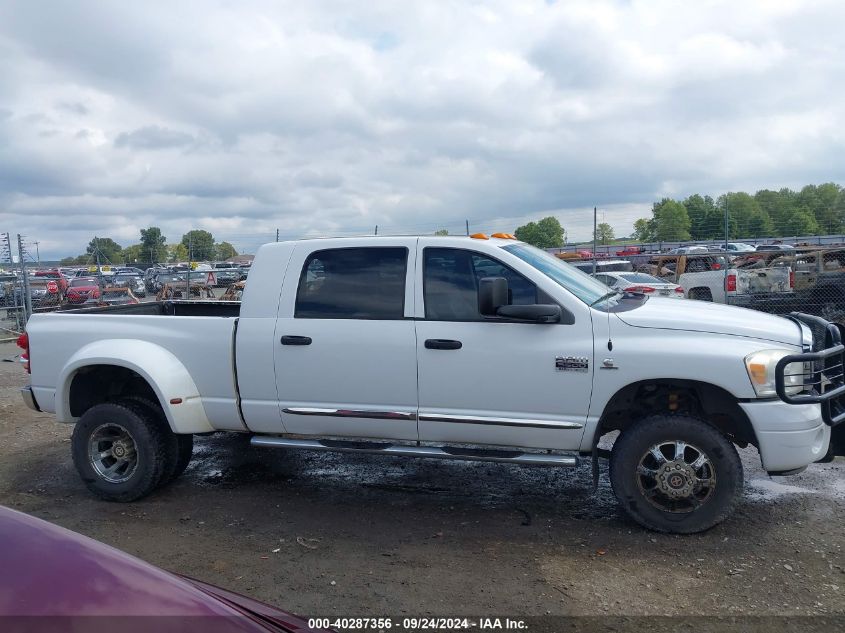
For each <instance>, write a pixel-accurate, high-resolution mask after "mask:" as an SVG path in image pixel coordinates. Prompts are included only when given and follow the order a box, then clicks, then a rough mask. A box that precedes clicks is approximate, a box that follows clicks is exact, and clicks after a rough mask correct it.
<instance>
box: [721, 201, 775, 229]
mask: <svg viewBox="0 0 845 633" xmlns="http://www.w3.org/2000/svg"><path fill="white" fill-rule="evenodd" d="M725 204H727V207H728V225H729V235H730V237H732V238H743V237H755V238H756V237H766V236H769V235H772V234H773V233H774V224H773V223H772V219H771V218H770V217H769V215H768V213H766V212H765V211H764V210H763V209H762V208H761V206H760V204H759V203H758V202H757V200H756V199H755V198H754V197H753V196H751V195H749V194H747V193H745V192H744V191H740V192H738V193H726V194H725V195H723V196H721V197H720V198H719V206H720V207H721V208H722V209H724V208H725Z"/></svg>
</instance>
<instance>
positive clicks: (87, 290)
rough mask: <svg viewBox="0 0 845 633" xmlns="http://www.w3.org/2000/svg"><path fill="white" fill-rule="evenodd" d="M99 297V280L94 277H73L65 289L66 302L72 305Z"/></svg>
mask: <svg viewBox="0 0 845 633" xmlns="http://www.w3.org/2000/svg"><path fill="white" fill-rule="evenodd" d="M99 298H100V281H99V279H97V278H96V277H75V278H74V279H72V280H71V282H70V287H68V289H67V302H68V303H72V304H74V305H79V304H82V303H86V302H88V301H92V302H96V301H97V300H98V299H99Z"/></svg>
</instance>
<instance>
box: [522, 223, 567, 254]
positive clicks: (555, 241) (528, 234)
mask: <svg viewBox="0 0 845 633" xmlns="http://www.w3.org/2000/svg"><path fill="white" fill-rule="evenodd" d="M564 234H565V232H564V230H563V227H562V226H561V225H560V222H559V221H558V219H557V218H556V217H553V216H549V217H547V218H543V219H542V220H540V221H539V222H529V223H528V224H525V225H523V226H520V227H519V228H518V229H516V231H514V236H516V239H518V240H522V241H523V242H527V243H528V244H533V245H534V246H536V247H538V248H559V247H561V246H563V236H564Z"/></svg>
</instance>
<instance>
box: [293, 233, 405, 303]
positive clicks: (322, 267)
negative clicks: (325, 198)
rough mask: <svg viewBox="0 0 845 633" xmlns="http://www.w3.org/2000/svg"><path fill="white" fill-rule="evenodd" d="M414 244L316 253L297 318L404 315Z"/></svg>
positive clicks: (304, 277) (304, 278)
mask: <svg viewBox="0 0 845 633" xmlns="http://www.w3.org/2000/svg"><path fill="white" fill-rule="evenodd" d="M407 268H408V248H406V247H404V246H399V247H391V246H388V247H353V248H332V249H326V250H319V251H315V252H313V253H311V254H310V255H309V256H308V257H307V258H306V259H305V262H304V264H303V266H302V271H301V272H300V276H299V284H298V287H297V292H296V302H295V307H294V317H295V318H297V319H402V318H403V317H404V312H405V288H406V279H407Z"/></svg>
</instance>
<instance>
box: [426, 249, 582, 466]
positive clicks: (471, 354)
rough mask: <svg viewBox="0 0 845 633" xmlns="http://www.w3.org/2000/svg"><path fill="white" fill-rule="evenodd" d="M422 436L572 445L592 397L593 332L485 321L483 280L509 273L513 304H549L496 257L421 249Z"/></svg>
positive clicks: (566, 326)
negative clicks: (481, 296) (481, 300)
mask: <svg viewBox="0 0 845 633" xmlns="http://www.w3.org/2000/svg"><path fill="white" fill-rule="evenodd" d="M417 259H418V261H419V262H420V264H419V265H418V268H419V269H420V270H418V273H417V279H418V289H419V288H421V289H422V290H421V292H420V291H419V290H418V292H417V298H418V301H419V299H420V297H421V296H422V300H423V304H424V308H425V312H424V318H421V317H420V315H419V314H418V319H417V321H416V329H417V359H418V360H417V362H418V367H419V405H420V409H419V430H420V440H423V441H431V442H454V443H473V444H497V445H502V446H520V447H537V448H549V449H562V450H574V449H577V448H578V447H579V446H580V443H581V437H582V435H583V429H584V424H585V422H586V419H587V411H588V408H589V404H590V394H591V390H592V377H593V362H592V361H593V331H592V323H591V321H590V319H589V317H586V318H583V314H582V316H581V317H579V318H578V319H577V320H575V322H574V323H570V324H565V323H558V324H538V323H514V322H508V321H505V320H498V321H496V320H493V321H491V320H489V319H487V320H485V319H484V318H483V317H482V316H481V314H480V313H479V311H478V294H477V289H478V281H479V280H480V279H481V278H484V277H505V278H506V279H507V280H508V284H509V290H510V293H511V295H512V303H513V304H528V303H550V302H551V300H550V299H549V298H548V297H546V296H544V293H542V291H540V290H539V289H538V288H537V287H536V286H535V285H534V284H533V283H532V282H531V281H529V280H528V279H526V278H525V277H524V276H523V275H521V274H519V273H518V272H516V271H515V270H513V269H512V268H510V267H508V266H507V265H505V264H503V263H501V262H500V261H498V260H496V259H495V258H493V257H492V256H489V255H486V254H481V253H479V252H475V251H472V250H468V249H456V248H439V247H436V248H435V247H425V248H422V249H421V252H420V253H419V255H418V257H417Z"/></svg>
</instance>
